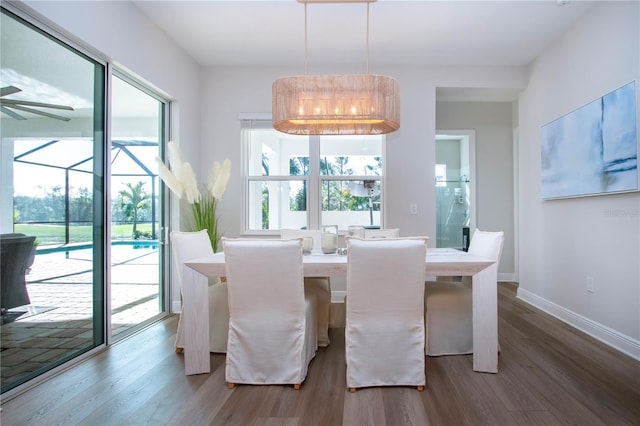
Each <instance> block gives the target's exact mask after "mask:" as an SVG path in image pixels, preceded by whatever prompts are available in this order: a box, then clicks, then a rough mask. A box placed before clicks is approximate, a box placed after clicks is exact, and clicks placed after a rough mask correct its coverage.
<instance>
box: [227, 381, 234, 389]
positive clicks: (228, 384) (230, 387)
mask: <svg viewBox="0 0 640 426" xmlns="http://www.w3.org/2000/svg"><path fill="white" fill-rule="evenodd" d="M235 387H236V384H235V383H231V382H227V388H228V389H233V388H235Z"/></svg>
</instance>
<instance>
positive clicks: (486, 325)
mask: <svg viewBox="0 0 640 426" xmlns="http://www.w3.org/2000/svg"><path fill="white" fill-rule="evenodd" d="M497 274H498V273H497V267H496V265H495V264H493V265H491V266H489V267H487V268H485V269H483V270H482V271H480V272H478V273H477V274H475V275H474V276H473V371H479V372H485V373H497V372H498V286H497V281H498V279H497V278H498V276H497Z"/></svg>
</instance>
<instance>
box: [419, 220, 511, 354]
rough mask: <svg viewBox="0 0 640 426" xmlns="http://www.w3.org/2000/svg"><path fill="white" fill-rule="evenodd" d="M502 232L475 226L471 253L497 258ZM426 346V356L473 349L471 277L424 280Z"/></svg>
mask: <svg viewBox="0 0 640 426" xmlns="http://www.w3.org/2000/svg"><path fill="white" fill-rule="evenodd" d="M503 241H504V232H487V231H481V230H479V229H476V230H475V232H474V233H473V236H472V238H471V244H470V245H469V250H468V252H469V253H470V254H473V255H476V256H479V257H484V258H487V259H492V260H495V261H496V268H497V266H498V262H499V261H500V256H501V254H502V245H503ZM425 327H426V330H427V334H426V349H425V353H426V354H427V355H429V356H439V355H463V354H470V353H473V292H472V289H471V277H463V279H462V282H456V281H427V282H425Z"/></svg>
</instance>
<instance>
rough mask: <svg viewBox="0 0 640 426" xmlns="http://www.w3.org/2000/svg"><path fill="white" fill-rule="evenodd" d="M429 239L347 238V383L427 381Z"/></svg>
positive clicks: (353, 385)
mask: <svg viewBox="0 0 640 426" xmlns="http://www.w3.org/2000/svg"><path fill="white" fill-rule="evenodd" d="M426 252H427V238H426V237H414V238H383V239H374V240H363V239H359V238H347V299H346V304H347V306H346V325H345V355H346V363H347V387H348V388H349V390H350V391H351V392H355V389H356V388H360V387H367V386H416V387H418V390H423V389H424V386H425V383H426V375H425V356H424V344H425V341H424V339H425V336H424V303H423V298H424V268H425V258H426Z"/></svg>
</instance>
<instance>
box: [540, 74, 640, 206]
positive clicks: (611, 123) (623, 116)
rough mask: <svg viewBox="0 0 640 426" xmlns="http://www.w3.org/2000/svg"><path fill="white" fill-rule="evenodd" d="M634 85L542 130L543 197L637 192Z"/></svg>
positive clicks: (628, 85) (594, 102) (586, 106)
mask: <svg viewBox="0 0 640 426" xmlns="http://www.w3.org/2000/svg"><path fill="white" fill-rule="evenodd" d="M636 108H637V107H636V85H635V81H633V82H631V83H629V84H627V85H625V86H623V87H621V88H619V89H617V90H615V91H613V92H611V93H608V94H606V95H604V96H603V97H601V98H599V99H597V100H595V101H593V102H591V103H589V104H587V105H585V106H583V107H581V108H580V109H578V110H576V111H573V112H571V113H569V114H567V115H565V116H563V117H561V118H559V119H557V120H555V121H552V122H551V123H549V124H547V125H545V126H543V127H542V143H541V148H542V170H541V178H542V188H541V189H542V198H545V199H550V198H564V197H578V196H587V195H599V194H606V193H616V192H628V191H637V190H638V134H637V132H638V131H637V124H636V120H637V112H636V111H637V110H636Z"/></svg>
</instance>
